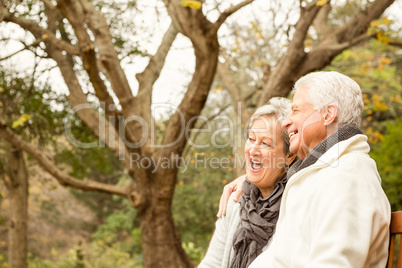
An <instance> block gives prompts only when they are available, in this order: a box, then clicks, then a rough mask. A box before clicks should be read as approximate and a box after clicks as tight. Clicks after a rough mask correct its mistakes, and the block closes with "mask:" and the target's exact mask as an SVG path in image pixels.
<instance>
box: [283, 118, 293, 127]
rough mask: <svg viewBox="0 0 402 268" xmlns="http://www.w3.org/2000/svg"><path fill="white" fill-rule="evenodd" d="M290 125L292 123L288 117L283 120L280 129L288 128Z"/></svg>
mask: <svg viewBox="0 0 402 268" xmlns="http://www.w3.org/2000/svg"><path fill="white" fill-rule="evenodd" d="M291 124H292V121H291V120H290V119H289V116H288V117H287V118H286V119H285V120H283V122H282V128H288V127H289V126H290V125H291Z"/></svg>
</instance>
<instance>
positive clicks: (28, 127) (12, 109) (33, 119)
mask: <svg viewBox="0 0 402 268" xmlns="http://www.w3.org/2000/svg"><path fill="white" fill-rule="evenodd" d="M0 93H1V94H0V114H1V118H2V119H3V120H5V121H6V123H7V124H8V125H9V126H10V127H12V128H14V130H15V131H16V132H17V133H18V134H20V135H22V136H23V137H24V138H25V139H27V140H30V141H31V140H33V139H36V140H37V142H38V144H39V145H43V144H46V143H48V142H50V141H52V142H55V139H54V138H55V136H59V135H60V134H62V133H63V132H64V123H63V119H64V117H65V116H66V115H67V111H66V109H68V107H69V105H68V103H67V100H66V99H65V97H64V96H60V95H58V94H56V93H55V92H53V91H52V90H51V87H50V85H49V84H48V83H43V82H41V83H40V82H33V81H32V79H31V78H29V76H24V74H18V72H13V71H12V70H5V69H1V70H0ZM43 129H46V130H47V131H43Z"/></svg>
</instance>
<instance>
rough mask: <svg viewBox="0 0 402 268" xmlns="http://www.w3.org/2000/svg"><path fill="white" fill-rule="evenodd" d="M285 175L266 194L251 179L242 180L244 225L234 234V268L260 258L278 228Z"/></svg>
mask: <svg viewBox="0 0 402 268" xmlns="http://www.w3.org/2000/svg"><path fill="white" fill-rule="evenodd" d="M286 182H287V178H286V175H285V176H283V178H281V179H279V180H278V181H277V182H276V184H275V187H274V190H273V191H272V193H271V194H270V195H269V196H267V197H266V198H263V197H262V195H261V193H260V190H259V189H258V188H257V186H255V185H254V184H252V183H251V182H250V181H249V180H248V179H246V180H245V181H244V183H243V194H242V196H241V197H240V199H239V203H240V218H241V225H240V227H239V229H237V231H236V233H235V234H234V236H233V249H234V258H233V260H232V263H231V265H230V267H231V268H245V267H248V266H249V265H250V264H251V262H252V261H253V260H254V259H255V258H257V256H258V255H259V254H260V253H261V252H262V249H263V247H264V246H265V245H267V243H268V240H269V239H270V238H271V237H272V235H273V234H274V232H275V226H276V222H277V221H278V216H279V206H280V203H281V197H282V193H283V190H284V189H285V185H286Z"/></svg>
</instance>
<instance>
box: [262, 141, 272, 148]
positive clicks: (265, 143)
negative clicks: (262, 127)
mask: <svg viewBox="0 0 402 268" xmlns="http://www.w3.org/2000/svg"><path fill="white" fill-rule="evenodd" d="M262 145H264V146H265V147H271V145H270V144H269V143H267V142H263V143H262Z"/></svg>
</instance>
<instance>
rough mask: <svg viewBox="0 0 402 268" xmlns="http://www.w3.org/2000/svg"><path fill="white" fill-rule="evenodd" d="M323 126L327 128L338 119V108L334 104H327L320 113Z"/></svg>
mask: <svg viewBox="0 0 402 268" xmlns="http://www.w3.org/2000/svg"><path fill="white" fill-rule="evenodd" d="M321 115H322V119H323V123H324V126H329V125H331V124H333V123H335V121H336V118H337V117H338V106H336V105H335V104H328V105H327V106H325V108H324V110H323V111H322V112H321Z"/></svg>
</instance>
